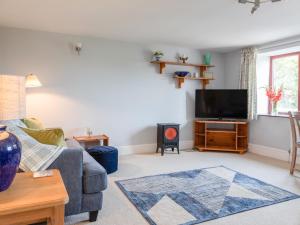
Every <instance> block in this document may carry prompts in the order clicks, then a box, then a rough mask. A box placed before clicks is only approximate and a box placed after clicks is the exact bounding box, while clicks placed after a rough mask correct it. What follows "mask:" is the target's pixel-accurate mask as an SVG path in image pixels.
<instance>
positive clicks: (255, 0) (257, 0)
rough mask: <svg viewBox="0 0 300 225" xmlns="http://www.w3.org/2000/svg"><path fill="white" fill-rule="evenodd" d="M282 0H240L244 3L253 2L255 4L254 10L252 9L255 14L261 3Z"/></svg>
mask: <svg viewBox="0 0 300 225" xmlns="http://www.w3.org/2000/svg"><path fill="white" fill-rule="evenodd" d="M280 1H281V0H252V1H249V0H239V3H243V4H246V3H251V4H254V6H253V8H252V10H251V13H252V14H253V13H254V12H255V11H256V10H257V9H258V8H259V7H260V5H261V4H263V3H266V2H280Z"/></svg>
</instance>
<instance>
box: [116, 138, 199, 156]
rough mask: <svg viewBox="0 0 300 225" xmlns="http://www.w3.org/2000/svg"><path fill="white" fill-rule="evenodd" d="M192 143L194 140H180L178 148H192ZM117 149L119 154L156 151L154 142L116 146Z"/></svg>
mask: <svg viewBox="0 0 300 225" xmlns="http://www.w3.org/2000/svg"><path fill="white" fill-rule="evenodd" d="M193 145H194V141H180V142H179V149H192V148H193ZM118 149H119V155H130V154H146V153H154V152H155V151H156V143H155V144H143V145H127V146H118Z"/></svg>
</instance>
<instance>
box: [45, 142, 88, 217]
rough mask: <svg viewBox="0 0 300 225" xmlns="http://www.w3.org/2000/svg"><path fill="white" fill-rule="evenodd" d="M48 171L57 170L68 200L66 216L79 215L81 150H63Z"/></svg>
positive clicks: (81, 169)
mask: <svg viewBox="0 0 300 225" xmlns="http://www.w3.org/2000/svg"><path fill="white" fill-rule="evenodd" d="M48 169H58V170H59V171H60V173H61V176H62V179H63V181H64V184H65V187H66V190H67V192H68V194H69V199H70V200H69V203H68V205H67V207H66V215H69V214H75V213H79V212H80V210H81V199H82V175H83V174H82V171H83V156H82V149H80V148H77V149H72V148H66V149H64V150H63V152H62V153H61V154H60V156H59V157H58V158H57V159H56V160H55V161H54V162H53V163H52V164H51V165H50V166H49V167H48Z"/></svg>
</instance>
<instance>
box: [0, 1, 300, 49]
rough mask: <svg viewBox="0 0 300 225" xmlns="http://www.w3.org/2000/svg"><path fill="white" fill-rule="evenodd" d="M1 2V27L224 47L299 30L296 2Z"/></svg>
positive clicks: (299, 3) (288, 34)
mask: <svg viewBox="0 0 300 225" xmlns="http://www.w3.org/2000/svg"><path fill="white" fill-rule="evenodd" d="M237 2H238V0H0V25H2V26H9V27H17V28H27V29H33V30H43V31H51V32H58V33H67V34H75V35H85V36H93V37H103V38H108V39H115V40H123V41H130V42H138V43H151V44H153V43H155V44H169V45H179V46H187V47H193V48H198V49H217V50H221V51H226V50H228V49H233V48H237V47H241V46H248V45H256V44H262V43H265V42H269V41H274V40H278V39H282V38H286V37H291V36H295V35H299V34H300V13H299V11H300V0H283V1H282V2H278V3H266V4H264V5H262V6H261V8H260V9H259V10H258V11H257V12H256V13H255V14H254V15H251V14H250V10H251V5H243V4H239V3H237Z"/></svg>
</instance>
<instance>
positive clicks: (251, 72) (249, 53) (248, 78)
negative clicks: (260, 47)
mask: <svg viewBox="0 0 300 225" xmlns="http://www.w3.org/2000/svg"><path fill="white" fill-rule="evenodd" d="M256 55H257V51H256V49H255V48H245V49H242V51H241V73H240V89H247V90H248V119H249V120H254V119H256V118H257V87H256V82H257V81H256Z"/></svg>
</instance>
